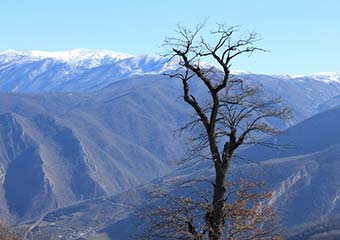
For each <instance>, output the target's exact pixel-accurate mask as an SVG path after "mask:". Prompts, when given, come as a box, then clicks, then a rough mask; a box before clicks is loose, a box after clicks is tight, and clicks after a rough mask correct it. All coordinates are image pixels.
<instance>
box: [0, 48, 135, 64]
mask: <svg viewBox="0 0 340 240" xmlns="http://www.w3.org/2000/svg"><path fill="white" fill-rule="evenodd" d="M130 57H133V55H131V54H126V53H120V52H114V51H110V50H92V49H73V50H68V51H37V50H32V51H17V50H12V49H9V50H5V51H1V52H0V61H1V62H10V61H19V62H31V61H32V62H33V61H37V60H41V59H54V60H56V61H61V62H65V63H67V64H69V65H73V66H80V65H83V66H85V67H88V68H91V67H96V66H99V65H100V64H102V63H105V62H115V61H118V60H121V59H126V58H130Z"/></svg>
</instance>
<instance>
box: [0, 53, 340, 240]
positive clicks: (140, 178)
mask: <svg viewBox="0 0 340 240" xmlns="http://www.w3.org/2000/svg"><path fill="white" fill-rule="evenodd" d="M175 68H176V65H175V64H174V62H168V61H166V60H165V59H164V58H162V57H159V56H133V55H130V54H122V53H117V52H112V51H99V50H87V49H76V50H71V51H59V52H43V51H14V50H7V51H2V52H0V91H1V92H0V179H1V184H0V216H1V217H7V218H10V216H13V215H15V216H18V217H19V219H20V220H23V221H24V220H25V221H31V222H38V223H37V225H39V224H42V226H50V225H49V224H50V223H51V222H50V220H48V219H51V216H52V219H55V223H56V224H58V221H59V220H57V219H56V218H53V216H57V215H58V216H62V217H61V219H63V221H65V219H69V220H70V221H69V222H67V224H65V222H63V224H64V228H63V227H62V226H60V225H58V227H59V230H60V231H62V232H63V231H65V229H69V228H68V227H69V225H70V224H71V223H72V222H73V223H76V222H78V221H76V220H79V218H77V216H78V215H79V216H84V215H82V213H84V214H85V213H86V214H87V216H88V218H86V217H84V219H88V220H89V218H91V216H90V215H91V214H89V213H91V211H92V212H96V211H99V210H98V209H100V214H98V215H97V216H101V217H103V218H107V219H108V220H107V221H106V220H105V221H104V220H103V221H102V222H101V224H98V223H93V221H94V220H93V219H92V220H91V221H90V220H89V221H88V222H92V223H93V225H92V226H88V227H86V229H83V228H81V230H79V231H80V232H82V233H84V231H87V232H88V233H91V234H93V232H92V230H93V231H95V232H96V231H98V232H99V231H103V232H104V233H105V234H109V232H108V231H106V230H107V229H108V228H106V227H108V226H111V228H110V229H117V226H121V225H115V224H118V222H119V224H121V222H120V221H123V222H124V218H126V219H129V218H128V214H129V212H128V211H126V209H125V210H124V209H123V208H122V206H121V204H122V201H118V200H117V199H125V200H126V198H124V197H122V196H124V195H126V196H129V194H131V195H132V196H134V197H135V200H134V201H132V202H131V204H133V205H136V204H138V201H139V200H140V201H139V202H140V203H142V202H143V198H144V197H145V194H144V192H143V191H144V190H140V191H139V190H138V189H143V187H142V188H141V187H139V188H137V190H135V188H136V187H137V186H147V185H148V183H150V182H151V181H160V182H163V181H164V179H166V178H167V177H166V176H168V177H171V176H172V177H173V176H187V175H191V174H195V171H197V169H191V170H190V171H189V170H186V171H184V172H183V170H180V169H179V166H178V165H176V162H177V161H180V160H181V159H182V158H183V157H184V156H185V151H186V141H185V140H186V136H185V135H184V136H178V135H176V134H175V133H176V132H175V131H176V129H179V128H180V127H181V126H183V125H184V124H185V122H186V121H187V119H188V117H189V115H190V109H189V108H188V107H187V106H186V105H185V104H184V103H183V101H182V99H181V91H182V90H181V84H180V82H178V81H176V79H171V78H169V77H167V76H165V75H163V73H165V72H167V71H171V70H173V69H175ZM232 77H239V78H243V79H246V80H247V81H248V82H249V83H250V84H260V85H261V86H262V87H263V89H264V91H265V92H266V93H267V94H269V95H271V96H281V97H282V99H283V100H284V102H285V104H286V105H287V106H288V107H290V108H291V110H292V112H293V118H292V119H290V120H288V121H285V122H275V123H272V124H274V125H275V126H277V127H279V128H281V129H282V130H285V131H284V133H283V134H282V135H280V136H278V137H275V138H272V139H268V141H271V142H275V143H279V144H280V145H282V146H285V145H288V147H287V148H285V149H282V150H280V151H278V150H273V149H264V148H262V147H260V146H255V147H252V148H249V149H245V150H244V151H243V152H242V153H240V154H242V155H243V156H244V157H245V158H249V159H251V160H256V161H259V162H262V163H261V164H263V165H265V166H266V168H268V169H271V170H270V174H264V178H265V179H266V181H267V182H268V184H269V185H270V187H271V189H272V190H273V191H274V198H273V199H272V202H271V203H272V204H273V206H274V207H275V208H276V209H278V211H279V212H280V216H281V219H282V222H283V223H284V225H285V226H294V225H297V224H303V223H306V222H309V221H316V220H319V219H320V218H323V217H327V216H331V215H334V214H337V213H339V211H340V206H339V202H338V200H339V192H340V186H338V185H337V184H336V183H338V182H339V180H340V179H339V177H338V174H337V173H338V169H339V167H340V162H339V157H340V148H339V145H340V139H339V131H340V129H339V126H338V124H337V122H338V119H339V118H340V108H339V107H338V106H340V105H339V104H340V101H339V99H340V98H339V96H340V73H320V74H312V75H304V76H289V75H280V76H273V75H265V74H254V73H248V72H243V71H235V72H233V73H232ZM192 88H193V89H194V92H195V93H196V94H197V95H198V96H201V97H202V96H204V94H206V93H205V92H204V91H203V90H202V89H201V88H200V86H199V85H195V83H194V84H193V85H192ZM248 168H249V169H253V166H251V165H246V166H244V168H243V169H245V172H247V171H248V170H247V169H248ZM235 169H236V168H235ZM249 171H250V170H249ZM131 189H132V190H131ZM136 191H137V192H136ZM109 196H110V197H109ZM107 199H109V200H110V199H116V200H117V205H114V206H115V207H114V208H113V209H111V210H112V211H116V215H115V216H116V218H114V219H112V218H110V217H109V216H107V215H110V214H111V213H110V211H109V209H110V208H111V207H112V205H110V201H109V202H107ZM116 200H115V201H116ZM125 200H124V201H125ZM137 200H138V201H137ZM144 200H145V199H144ZM98 201H99V202H100V201H104V203H107V204H104V203H100V204H99V205H100V206H97V205H98ZM125 202H126V201H125ZM301 202H305V203H306V204H304V206H303V208H301ZM105 206H106V207H105ZM110 206H111V207H110ZM118 206H120V208H118ZM55 209H56V210H55ZM70 209H72V211H71V213H72V214H70ZM287 209H288V210H287ZM105 214H107V215H105ZM92 217H93V216H92ZM75 219H76V220H75ZM118 220H119V221H118ZM84 221H85V220H83V221H80V222H82V223H84ZM96 221H97V220H96ZM96 221H94V222H96ZM47 223H48V224H47ZM104 223H105V224H106V225H105V224H104ZM44 224H45V225H44ZM46 224H47V225H46ZM96 224H97V225H96ZM103 224H104V225H103ZM53 226H54V225H53ZM78 227H79V225H78ZM89 229H90V230H89ZM59 230H58V231H59ZM75 231H76V232H77V231H78V230H75ZM79 231H78V232H79ZM66 232H67V231H66ZM67 234H70V233H69V232H68V233H67ZM66 239H68V238H66ZM69 239H71V238H69ZM74 239H76V238H74ZM122 239H124V238H122Z"/></svg>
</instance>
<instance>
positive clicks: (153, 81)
mask: <svg viewBox="0 0 340 240" xmlns="http://www.w3.org/2000/svg"><path fill="white" fill-rule="evenodd" d="M131 81H132V82H134V83H131V85H130V86H126V84H123V85H121V86H117V87H116V86H110V87H108V88H105V89H103V90H102V91H100V92H94V93H91V94H41V95H26V94H9V93H2V94H0V122H1V125H0V133H1V135H0V167H1V179H2V185H1V187H0V195H1V196H0V198H1V201H0V206H1V210H2V212H3V213H4V215H5V213H6V214H8V212H10V213H11V214H16V215H18V216H19V217H21V218H29V217H32V216H37V215H39V214H40V213H42V212H44V211H47V210H49V209H51V208H54V207H62V206H65V205H68V204H70V203H73V202H75V201H79V200H83V199H90V198H94V197H97V196H101V195H106V194H114V193H118V192H121V191H123V190H126V189H128V188H131V187H132V186H136V185H138V184H142V183H145V182H147V181H150V180H151V179H153V178H156V177H159V176H162V175H164V174H166V173H167V172H169V171H170V170H172V169H173V168H174V161H178V160H180V159H181V157H182V156H183V153H184V148H183V141H181V140H180V139H176V138H175V137H174V131H175V130H176V129H177V128H178V127H179V126H180V124H181V123H182V122H183V119H184V118H185V117H186V108H185V107H184V105H183V104H179V102H180V100H179V99H178V98H177V97H178V95H177V94H178V89H176V84H175V85H173V84H168V83H167V82H166V81H164V79H163V80H162V79H160V78H159V77H158V78H152V77H150V78H144V79H143V78H140V79H136V80H131ZM119 84H120V83H117V85H119ZM132 86H133V87H132ZM176 99H177V100H176Z"/></svg>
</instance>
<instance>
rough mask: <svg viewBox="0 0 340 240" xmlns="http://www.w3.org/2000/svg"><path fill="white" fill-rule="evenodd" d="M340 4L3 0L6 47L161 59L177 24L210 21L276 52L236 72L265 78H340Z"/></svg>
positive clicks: (331, 0) (1, 40) (244, 62)
mask: <svg viewBox="0 0 340 240" xmlns="http://www.w3.org/2000/svg"><path fill="white" fill-rule="evenodd" d="M339 12H340V1H339V0H285V1H283V0H282V1H280V0H277V1H273V0H259V1H255V0H234V1H229V0H209V1H203V0H144V1H142V0H125V1H115V0H91V1H87V0H49V1H46V0H21V1H18V0H1V1H0V29H1V30H0V31H1V35H0V36H1V37H0V49H1V50H3V49H8V48H10V49H17V50H33V49H34V50H66V49H73V48H94V49H111V50H115V51H119V52H126V53H132V54H157V53H160V52H161V48H160V46H161V43H162V41H163V40H164V38H165V37H166V36H173V35H174V29H175V28H176V25H177V24H184V25H187V26H195V25H196V24H197V23H199V22H202V21H204V20H205V19H208V23H207V27H208V28H209V27H212V26H214V24H215V23H226V24H228V25H239V26H240V27H241V29H242V30H243V31H244V32H247V31H256V32H258V33H259V34H260V35H261V37H262V39H263V40H262V41H261V42H260V46H261V47H264V48H266V49H268V50H270V52H267V53H260V54H257V55H254V56H252V57H251V58H243V59H240V60H239V61H238V62H236V63H234V65H233V66H234V68H236V69H243V70H248V71H252V72H258V73H274V74H286V73H287V74H306V73H315V72H329V71H338V72H340V14H339Z"/></svg>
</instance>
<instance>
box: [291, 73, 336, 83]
mask: <svg viewBox="0 0 340 240" xmlns="http://www.w3.org/2000/svg"><path fill="white" fill-rule="evenodd" d="M291 77H292V78H305V77H308V78H313V79H315V80H317V81H322V82H327V83H331V82H338V83H340V72H320V73H314V74H309V75H292V76H291Z"/></svg>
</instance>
